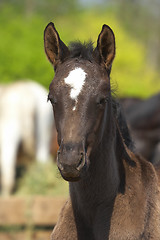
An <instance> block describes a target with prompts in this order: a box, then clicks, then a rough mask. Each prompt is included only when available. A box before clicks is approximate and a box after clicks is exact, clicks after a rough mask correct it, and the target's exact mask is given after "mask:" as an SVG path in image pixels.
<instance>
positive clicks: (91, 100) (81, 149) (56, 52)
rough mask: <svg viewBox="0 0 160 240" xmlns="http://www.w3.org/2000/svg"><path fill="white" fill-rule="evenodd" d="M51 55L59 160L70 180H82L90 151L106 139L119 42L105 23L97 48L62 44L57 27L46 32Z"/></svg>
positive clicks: (51, 90)
mask: <svg viewBox="0 0 160 240" xmlns="http://www.w3.org/2000/svg"><path fill="white" fill-rule="evenodd" d="M44 46H45V52H46V54H47V57H48V59H49V61H50V62H51V63H52V64H53V66H54V69H55V77H54V79H53V81H52V83H51V85H50V89H49V96H48V98H49V100H50V102H51V104H52V106H53V110H54V116H55V123H56V128H57V132H58V143H59V146H60V148H59V151H58V156H57V162H58V167H59V170H60V172H61V174H62V176H63V178H64V179H66V180H68V181H77V180H79V179H80V178H81V177H82V176H83V174H84V173H85V171H86V169H87V168H88V166H89V156H90V153H91V151H92V149H93V147H94V146H95V144H96V143H97V141H99V139H100V136H101V135H102V131H103V128H102V125H103V119H104V117H105V115H106V112H107V105H108V100H109V99H110V95H111V92H110V78H109V75H110V71H111V65H112V61H113V59H114V56H115V38H114V34H113V32H112V30H111V29H110V28H109V27H108V26H107V25H104V26H103V28H102V31H101V33H100V34H99V36H98V40H97V47H96V48H95V49H93V46H92V44H91V43H88V44H84V45H82V44H80V43H74V44H72V45H71V46H70V47H69V48H68V47H67V46H66V45H65V44H64V43H63V42H62V41H61V39H60V37H59V34H58V32H57V31H56V29H55V27H54V24H53V23H49V24H48V25H47V27H46V29H45V32H44Z"/></svg>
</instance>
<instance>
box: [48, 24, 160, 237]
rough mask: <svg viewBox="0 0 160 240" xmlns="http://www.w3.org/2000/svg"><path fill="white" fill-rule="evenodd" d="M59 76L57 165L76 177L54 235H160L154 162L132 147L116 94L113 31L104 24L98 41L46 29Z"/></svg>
mask: <svg viewBox="0 0 160 240" xmlns="http://www.w3.org/2000/svg"><path fill="white" fill-rule="evenodd" d="M44 45H45V52H46V54H47V57H48V59H49V61H50V62H51V63H52V64H53V66H54V70H55V77H54V80H53V81H52V83H51V85H50V89H49V96H48V99H49V100H50V102H51V104H52V106H53V110H54V115H55V123H56V128H57V133H58V143H59V146H60V148H59V151H58V156H57V165H58V168H59V170H60V173H61V175H62V177H63V178H64V179H65V180H67V181H69V189H70V199H69V200H68V202H67V203H66V204H65V206H64V208H63V209H62V212H61V214H60V218H59V220H58V223H57V225H56V227H55V229H54V231H53V233H52V240H63V239H64V240H77V239H78V240H107V239H109V240H138V239H145V240H149V239H154V240H158V239H160V209H159V199H160V196H159V189H158V180H157V176H156V173H155V170H154V168H153V166H152V165H151V164H150V163H149V162H147V161H145V160H143V159H141V158H139V157H136V156H135V155H134V154H133V153H132V152H131V150H130V145H131V142H130V140H129V133H128V128H127V126H126V123H125V119H124V118H123V115H122V113H121V110H120V107H119V105H118V103H116V101H115V100H114V99H113V97H112V96H111V87H110V72H111V66H112V61H113V59H114V56H115V37H114V34H113V31H112V30H111V29H110V27H108V26H107V25H104V26H103V28H102V31H101V33H100V34H99V36H98V40H97V47H96V48H95V49H93V47H92V44H91V43H88V44H84V45H82V44H80V43H74V44H71V45H70V47H69V48H68V47H67V46H66V45H65V44H64V43H63V42H62V41H61V39H60V37H59V34H58V32H57V31H56V29H55V27H54V25H53V23H49V24H48V26H47V27H46V29H45V32H44Z"/></svg>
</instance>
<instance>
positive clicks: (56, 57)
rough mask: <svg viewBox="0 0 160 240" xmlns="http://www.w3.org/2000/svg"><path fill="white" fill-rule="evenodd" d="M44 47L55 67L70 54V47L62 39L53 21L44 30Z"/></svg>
mask: <svg viewBox="0 0 160 240" xmlns="http://www.w3.org/2000/svg"><path fill="white" fill-rule="evenodd" d="M44 48H45V52H46V55H47V57H48V59H49V61H50V62H51V63H52V64H53V66H54V67H56V66H57V64H58V63H59V62H62V61H63V60H64V59H65V58H66V57H67V56H68V55H69V49H68V47H67V46H66V45H65V44H64V43H63V42H62V41H61V39H60V37H59V34H58V32H57V30H56V29H55V26H54V24H53V23H52V22H50V23H49V24H48V25H47V27H46V28H45V30H44Z"/></svg>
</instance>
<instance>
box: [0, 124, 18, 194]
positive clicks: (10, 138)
mask: <svg viewBox="0 0 160 240" xmlns="http://www.w3.org/2000/svg"><path fill="white" fill-rule="evenodd" d="M1 126H2V128H1V157H0V159H1V185H2V194H3V195H9V194H10V193H11V191H12V190H13V187H14V183H15V169H16V158H17V150H18V144H19V141H18V139H19V137H18V136H19V128H18V126H17V125H16V124H14V122H10V123H9V122H6V123H4V124H2V125H1Z"/></svg>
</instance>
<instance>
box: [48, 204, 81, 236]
mask: <svg viewBox="0 0 160 240" xmlns="http://www.w3.org/2000/svg"><path fill="white" fill-rule="evenodd" d="M77 239H78V238H77V230H76V225H75V221H74V217H73V210H72V205H71V201H70V199H69V200H68V201H67V202H66V203H65V205H64V207H63V208H62V210H61V213H60V216H59V219H58V222H57V224H56V226H55V227H54V229H53V232H52V235H51V240H77Z"/></svg>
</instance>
